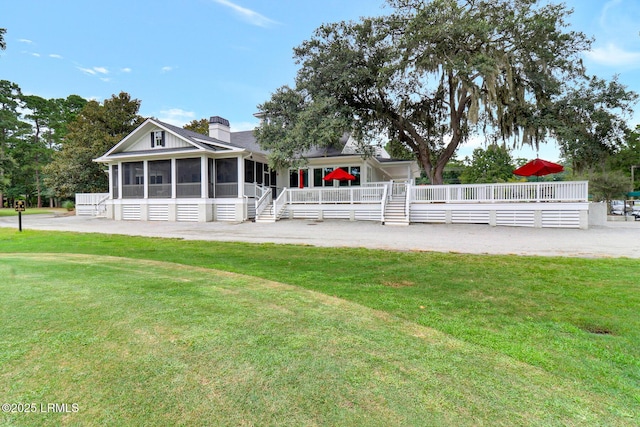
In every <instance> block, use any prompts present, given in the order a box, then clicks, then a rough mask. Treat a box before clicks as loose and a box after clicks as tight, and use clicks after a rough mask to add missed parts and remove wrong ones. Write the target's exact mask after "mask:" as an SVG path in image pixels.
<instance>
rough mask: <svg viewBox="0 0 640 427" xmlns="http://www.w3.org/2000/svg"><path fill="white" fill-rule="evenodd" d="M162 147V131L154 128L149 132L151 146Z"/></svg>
mask: <svg viewBox="0 0 640 427" xmlns="http://www.w3.org/2000/svg"><path fill="white" fill-rule="evenodd" d="M155 147H164V131H163V130H156V131H153V132H151V148H155Z"/></svg>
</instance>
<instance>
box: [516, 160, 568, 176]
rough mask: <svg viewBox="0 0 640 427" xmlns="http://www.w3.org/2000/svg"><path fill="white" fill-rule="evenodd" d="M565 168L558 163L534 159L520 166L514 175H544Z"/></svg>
mask: <svg viewBox="0 0 640 427" xmlns="http://www.w3.org/2000/svg"><path fill="white" fill-rule="evenodd" d="M563 170H564V168H563V167H562V165H559V164H557V163H553V162H549V161H547V160H542V159H534V160H531V161H530V162H528V163H525V164H524V165H522V166H520V167H519V168H518V169H516V170H514V171H513V173H514V175H520V176H533V175H535V176H543V175H549V174H551V173H558V172H562V171H563Z"/></svg>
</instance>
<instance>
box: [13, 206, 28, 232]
mask: <svg viewBox="0 0 640 427" xmlns="http://www.w3.org/2000/svg"><path fill="white" fill-rule="evenodd" d="M15 208H16V212H18V230H19V231H20V232H22V212H24V211H25V210H26V207H25V203H24V200H16V202H15Z"/></svg>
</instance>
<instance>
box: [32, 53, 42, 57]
mask: <svg viewBox="0 0 640 427" xmlns="http://www.w3.org/2000/svg"><path fill="white" fill-rule="evenodd" d="M31 56H35V57H36V58H40V54H39V53H35V52H31Z"/></svg>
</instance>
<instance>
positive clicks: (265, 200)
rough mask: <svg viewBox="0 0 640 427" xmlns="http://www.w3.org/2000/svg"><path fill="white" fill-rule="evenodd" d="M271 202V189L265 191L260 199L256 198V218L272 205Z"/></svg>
mask: <svg viewBox="0 0 640 427" xmlns="http://www.w3.org/2000/svg"><path fill="white" fill-rule="evenodd" d="M271 202H272V196H271V191H265V192H264V193H263V194H262V196H260V198H259V199H256V218H257V217H259V216H260V214H262V212H264V210H265V209H266V208H267V207H268V206H269V205H271Z"/></svg>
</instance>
